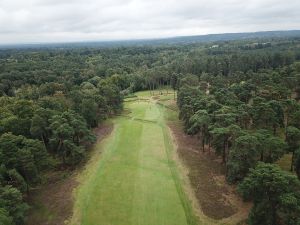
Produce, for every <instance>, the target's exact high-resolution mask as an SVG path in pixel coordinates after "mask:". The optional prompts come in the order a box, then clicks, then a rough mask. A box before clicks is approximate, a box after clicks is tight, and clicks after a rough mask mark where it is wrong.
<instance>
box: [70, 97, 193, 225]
mask: <svg viewBox="0 0 300 225" xmlns="http://www.w3.org/2000/svg"><path fill="white" fill-rule="evenodd" d="M125 108H126V109H128V111H130V113H129V114H127V115H123V116H119V117H117V118H115V119H113V123H114V131H113V132H112V134H111V135H110V136H109V137H108V138H106V139H105V140H104V141H102V142H101V144H100V145H96V147H97V148H100V149H101V155H100V156H99V159H95V160H94V161H93V162H92V163H91V165H89V164H88V165H87V169H86V170H87V171H86V172H84V173H83V175H81V176H82V178H81V179H82V180H81V181H80V182H81V185H80V186H79V187H78V189H77V190H76V193H75V208H74V216H73V218H72V222H71V223H72V224H80V225H194V224H197V222H196V217H195V216H194V214H193V210H192V207H191V203H190V201H189V200H188V198H187V197H186V194H185V193H184V191H183V188H182V184H181V179H180V176H179V173H178V170H177V166H176V162H175V161H174V160H173V157H172V155H173V154H174V149H173V143H172V139H171V137H170V134H169V130H168V128H167V126H166V125H165V121H164V117H163V113H164V110H165V109H164V108H163V107H162V106H160V105H158V104H156V103H155V101H154V100H152V99H151V98H150V97H148V98H146V99H145V98H144V99H143V100H141V99H140V100H135V101H131V102H126V103H125Z"/></svg>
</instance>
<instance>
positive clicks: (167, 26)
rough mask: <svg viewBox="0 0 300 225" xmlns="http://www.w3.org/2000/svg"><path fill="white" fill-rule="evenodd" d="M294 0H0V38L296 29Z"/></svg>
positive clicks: (64, 38) (69, 38) (94, 37)
mask: <svg viewBox="0 0 300 225" xmlns="http://www.w3.org/2000/svg"><path fill="white" fill-rule="evenodd" d="M299 10H300V2H299V0H285V1H281V0H248V1H244V0H184V1H178V0H26V1H24V0H0V43H15V42H17V43H26V42H60V41H81V40H110V39H113V40H116V39H138V38H157V37H167V36H177V35H196V34H206V33H223V32H242V31H258V30H283V29H284V30H287V29H300V14H299Z"/></svg>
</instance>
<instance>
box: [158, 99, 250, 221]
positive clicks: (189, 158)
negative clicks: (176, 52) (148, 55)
mask: <svg viewBox="0 0 300 225" xmlns="http://www.w3.org/2000/svg"><path fill="white" fill-rule="evenodd" d="M163 104H164V105H166V106H167V107H166V108H167V110H169V109H168V108H170V107H172V108H176V104H175V102H174V101H173V100H170V101H168V102H164V103H163ZM170 113H171V112H168V114H169V115H170ZM177 117H178V115H177V113H175V114H174V116H172V118H171V119H168V117H167V121H168V126H169V127H170V130H171V132H172V134H173V138H174V140H175V142H176V144H177V152H178V156H179V159H180V160H181V161H182V163H183V165H184V166H185V167H186V170H187V172H186V174H187V176H188V178H189V182H190V185H191V187H192V189H193V191H194V196H195V197H196V198H197V201H198V205H199V206H200V208H201V211H202V213H204V215H206V216H208V217H210V218H212V219H215V220H217V221H220V224H232V225H233V224H234V225H235V224H243V223H242V222H241V221H245V220H246V218H247V216H248V213H249V209H250V207H251V205H250V204H249V203H244V202H243V201H242V199H241V198H240V197H239V196H238V195H237V193H236V187H235V186H232V185H229V184H227V183H226V181H225V167H224V165H223V164H222V163H221V161H220V159H219V157H217V156H216V155H215V154H214V152H213V151H211V152H208V149H206V150H205V152H203V151H202V150H201V149H200V144H199V140H197V138H196V137H193V136H189V135H186V134H185V133H184V131H183V125H182V123H181V121H179V120H178V119H177Z"/></svg>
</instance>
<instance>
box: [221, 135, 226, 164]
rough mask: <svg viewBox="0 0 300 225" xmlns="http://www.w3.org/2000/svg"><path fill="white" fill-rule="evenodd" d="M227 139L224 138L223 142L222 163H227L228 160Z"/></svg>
mask: <svg viewBox="0 0 300 225" xmlns="http://www.w3.org/2000/svg"><path fill="white" fill-rule="evenodd" d="M225 142H226V140H224V142H223V154H222V163H224V164H225V162H226V143H225Z"/></svg>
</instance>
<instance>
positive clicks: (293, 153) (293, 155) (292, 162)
mask: <svg viewBox="0 0 300 225" xmlns="http://www.w3.org/2000/svg"><path fill="white" fill-rule="evenodd" d="M294 157H295V151H293V152H292V161H291V172H293V170H294Z"/></svg>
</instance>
